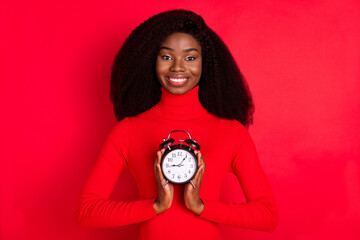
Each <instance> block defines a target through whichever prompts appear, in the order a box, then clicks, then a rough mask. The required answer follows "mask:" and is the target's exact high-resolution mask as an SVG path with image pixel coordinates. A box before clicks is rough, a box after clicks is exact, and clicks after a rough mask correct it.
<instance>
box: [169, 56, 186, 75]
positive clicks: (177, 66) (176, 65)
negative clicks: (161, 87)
mask: <svg viewBox="0 0 360 240" xmlns="http://www.w3.org/2000/svg"><path fill="white" fill-rule="evenodd" d="M170 71H172V72H184V71H185V66H184V63H183V61H182V60H176V59H175V60H174V61H173V62H172V64H171V66H170Z"/></svg>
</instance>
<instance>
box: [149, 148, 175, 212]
mask: <svg viewBox="0 0 360 240" xmlns="http://www.w3.org/2000/svg"><path fill="white" fill-rule="evenodd" d="M164 152H165V149H162V150H161V151H158V152H157V153H156V160H155V163H154V170H155V176H156V184H157V189H158V197H157V198H156V199H155V202H154V204H153V207H154V209H155V212H156V214H157V215H159V214H160V213H162V212H163V211H165V210H167V209H169V208H170V206H171V203H172V200H173V197H174V186H173V185H172V184H171V183H167V184H166V185H165V187H164V188H163V187H162V186H163V185H164V183H165V182H166V179H165V178H164V175H163V173H162V171H161V167H160V162H161V157H162V155H163V154H164Z"/></svg>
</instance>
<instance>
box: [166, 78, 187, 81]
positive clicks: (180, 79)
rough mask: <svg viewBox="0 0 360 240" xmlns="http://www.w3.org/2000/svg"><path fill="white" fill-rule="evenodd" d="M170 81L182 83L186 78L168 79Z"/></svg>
mask: <svg viewBox="0 0 360 240" xmlns="http://www.w3.org/2000/svg"><path fill="white" fill-rule="evenodd" d="M169 79H170V81H173V82H184V81H186V80H187V78H169Z"/></svg>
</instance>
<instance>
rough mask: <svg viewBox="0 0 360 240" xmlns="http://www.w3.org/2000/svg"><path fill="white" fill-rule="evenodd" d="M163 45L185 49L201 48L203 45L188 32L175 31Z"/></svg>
mask: <svg viewBox="0 0 360 240" xmlns="http://www.w3.org/2000/svg"><path fill="white" fill-rule="evenodd" d="M161 46H166V47H170V48H174V49H177V48H178V49H185V48H197V49H199V50H201V46H200V44H199V43H198V41H197V40H196V39H195V38H194V37H193V36H191V35H190V34H187V33H180V32H178V33H173V34H171V35H169V36H168V37H167V38H166V39H165V41H164V42H162V44H161Z"/></svg>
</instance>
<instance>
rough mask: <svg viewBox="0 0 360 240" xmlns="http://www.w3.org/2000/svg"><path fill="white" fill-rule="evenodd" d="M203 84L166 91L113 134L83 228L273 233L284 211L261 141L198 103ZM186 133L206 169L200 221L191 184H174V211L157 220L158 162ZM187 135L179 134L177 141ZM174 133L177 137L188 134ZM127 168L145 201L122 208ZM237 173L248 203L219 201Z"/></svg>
mask: <svg viewBox="0 0 360 240" xmlns="http://www.w3.org/2000/svg"><path fill="white" fill-rule="evenodd" d="M198 90H199V86H196V87H195V88H193V89H192V90H190V91H189V92H187V93H186V94H183V95H173V94H171V93H169V92H167V91H166V90H165V89H164V88H162V96H161V100H160V101H159V103H158V104H156V105H155V106H154V107H152V108H151V109H149V110H148V111H145V112H143V113H141V114H139V115H137V116H135V117H127V118H125V119H123V120H121V121H119V122H118V123H117V125H115V126H114V127H113V129H112V130H111V131H110V133H109V134H108V136H107V138H106V140H105V142H104V144H103V146H102V149H101V151H100V153H99V156H98V159H97V162H96V164H95V166H94V168H93V171H92V172H91V174H90V176H89V178H88V180H87V182H86V184H85V187H84V189H83V192H82V194H81V197H80V201H79V204H78V209H77V212H76V217H77V222H78V224H79V227H81V228H95V227H116V226H123V225H128V224H133V223H141V226H140V232H139V235H138V239H172V240H175V239H181V240H183V239H197V240H201V239H206V240H210V239H221V236H220V233H219V230H218V223H219V224H226V225H231V226H237V227H242V228H251V229H257V230H263V231H273V230H274V229H275V227H276V225H277V208H276V205H275V200H274V196H273V192H272V190H271V187H270V185H269V182H268V180H267V178H266V176H265V174H264V172H263V170H262V168H261V166H260V163H259V160H258V156H257V153H256V150H255V146H254V144H253V141H252V139H251V137H250V135H249V133H248V131H247V130H246V128H244V127H243V125H241V124H240V123H239V122H238V121H236V120H227V119H222V118H219V117H217V116H214V115H212V114H210V113H209V112H207V110H206V109H205V108H204V107H203V106H202V105H201V103H200V101H199V97H198ZM179 129H180V130H186V131H188V132H189V133H190V134H191V137H192V138H193V139H194V138H196V139H197V142H198V143H199V144H200V146H201V153H202V155H203V159H204V162H205V164H206V169H205V173H204V175H203V180H202V184H201V189H200V198H201V199H202V201H203V202H204V210H203V212H202V213H201V215H200V216H197V215H196V214H194V213H192V212H190V211H189V210H188V209H187V208H186V207H185V204H184V200H183V192H184V187H183V185H174V199H173V202H172V205H171V207H170V208H169V209H168V210H166V211H165V212H162V213H160V214H159V215H156V213H155V210H154V208H153V203H154V200H155V198H156V197H157V187H156V180H155V173H154V167H153V164H154V161H155V158H156V151H158V149H159V144H160V143H161V142H162V141H163V139H164V138H167V136H168V134H169V133H170V132H171V131H173V130H179ZM176 134H179V135H176ZM181 134H183V133H174V134H173V135H171V137H172V138H174V139H185V138H187V135H185V136H184V135H181ZM125 169H127V170H129V171H130V172H131V174H132V175H133V176H134V178H135V181H136V183H137V186H138V188H139V196H140V200H137V201H131V202H118V201H112V200H109V199H108V198H109V196H110V194H111V192H112V190H113V188H114V186H115V184H116V182H117V180H118V178H119V175H120V174H121V172H122V171H124V170H125ZM228 172H232V173H234V174H235V175H236V177H237V179H238V181H239V183H240V185H241V187H242V189H243V192H244V195H245V197H246V203H226V202H220V201H219V194H220V188H221V184H222V180H223V178H224V176H225V175H226V174H227V173H228Z"/></svg>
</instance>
